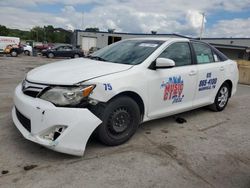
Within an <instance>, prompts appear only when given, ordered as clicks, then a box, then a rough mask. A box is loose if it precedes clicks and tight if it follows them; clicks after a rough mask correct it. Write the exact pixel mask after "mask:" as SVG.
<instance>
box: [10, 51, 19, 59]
mask: <svg viewBox="0 0 250 188" xmlns="http://www.w3.org/2000/svg"><path fill="white" fill-rule="evenodd" d="M10 55H11V57H17V56H18V53H17V51H16V50H12V51H11V52H10Z"/></svg>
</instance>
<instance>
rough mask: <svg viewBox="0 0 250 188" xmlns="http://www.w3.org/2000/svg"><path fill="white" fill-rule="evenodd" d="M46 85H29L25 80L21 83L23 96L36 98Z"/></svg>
mask: <svg viewBox="0 0 250 188" xmlns="http://www.w3.org/2000/svg"><path fill="white" fill-rule="evenodd" d="M47 87H48V86H47V85H43V84H36V83H31V82H29V81H27V80H24V81H23V83H22V91H23V93H24V94H25V95H28V96H30V97H34V98H36V97H37V96H38V95H39V94H40V93H41V92H42V91H43V90H44V89H45V88H47Z"/></svg>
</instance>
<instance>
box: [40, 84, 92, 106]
mask: <svg viewBox="0 0 250 188" xmlns="http://www.w3.org/2000/svg"><path fill="white" fill-rule="evenodd" d="M94 88H95V85H86V86H76V87H59V86H58V87H53V88H51V89H49V90H47V91H45V93H43V94H42V95H41V96H40V98H41V99H43V100H46V101H49V102H51V103H53V104H54V105H56V106H59V107H75V106H83V105H86V104H87V102H88V96H89V95H90V94H91V92H92V91H93V90H94Z"/></svg>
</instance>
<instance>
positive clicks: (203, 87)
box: [192, 41, 225, 106]
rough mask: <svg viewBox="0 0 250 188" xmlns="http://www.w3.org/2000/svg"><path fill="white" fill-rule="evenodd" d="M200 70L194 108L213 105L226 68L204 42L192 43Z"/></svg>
mask: <svg viewBox="0 0 250 188" xmlns="http://www.w3.org/2000/svg"><path fill="white" fill-rule="evenodd" d="M192 46H193V50H194V52H195V58H196V63H197V70H198V82H197V89H196V91H195V99H194V106H203V105H206V104H211V103H213V101H214V97H215V95H216V92H217V90H218V89H219V87H220V86H221V84H222V82H223V77H224V69H225V68H224V66H223V63H221V62H220V60H219V58H218V56H217V55H216V54H215V53H213V51H212V49H211V47H210V46H209V45H208V44H206V43H202V42H196V41H195V42H192Z"/></svg>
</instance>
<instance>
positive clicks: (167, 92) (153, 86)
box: [147, 42, 197, 119]
mask: <svg viewBox="0 0 250 188" xmlns="http://www.w3.org/2000/svg"><path fill="white" fill-rule="evenodd" d="M159 57H161V58H168V59H172V60H174V61H175V67H172V68H162V69H156V70H151V71H149V72H148V73H147V78H148V79H149V80H148V94H149V109H148V116H149V117H150V118H152V119H154V118H158V117H163V116H166V115H170V114H174V113H177V112H181V111H184V110H186V109H189V108H192V102H193V99H194V95H195V90H196V86H197V83H196V81H197V68H196V65H194V64H193V63H192V62H193V61H192V55H191V50H190V45H189V43H188V42H176V43H173V44H171V45H170V46H169V47H167V48H166V49H165V50H164V51H163V52H162V54H161V55H160V56H159Z"/></svg>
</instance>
